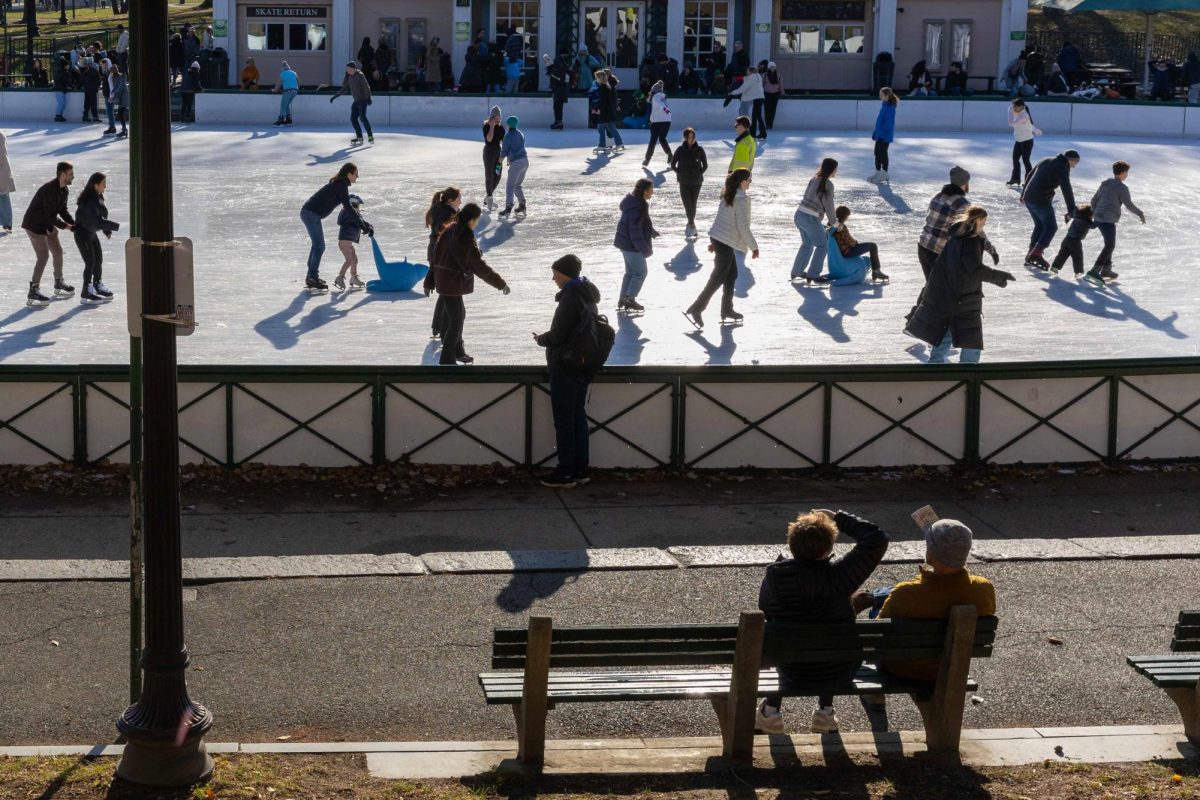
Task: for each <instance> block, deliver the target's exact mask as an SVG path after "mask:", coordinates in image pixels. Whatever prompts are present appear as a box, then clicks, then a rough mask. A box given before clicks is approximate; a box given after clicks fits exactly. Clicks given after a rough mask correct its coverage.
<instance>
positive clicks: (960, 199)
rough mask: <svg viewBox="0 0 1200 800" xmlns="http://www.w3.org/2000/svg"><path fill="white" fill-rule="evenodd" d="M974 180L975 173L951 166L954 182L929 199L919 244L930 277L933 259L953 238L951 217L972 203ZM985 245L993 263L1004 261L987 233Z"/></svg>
mask: <svg viewBox="0 0 1200 800" xmlns="http://www.w3.org/2000/svg"><path fill="white" fill-rule="evenodd" d="M970 182H971V173H969V172H967V171H966V170H965V169H963V168H962V167H960V166H958V165H957V164H956V165H955V166H953V167H951V168H950V182H949V183H947V184H946V185H945V186H943V187H942V190H941V191H940V192H938V193H937V194H936V195H934V197H933V199H932V200H930V201H929V215H928V216H927V217H926V218H925V228H924V229H923V230H922V231H921V240H920V242H919V243H918V244H917V260H919V261H920V262H921V272H923V273H925V280H927V281H928V280H929V272H930V270H932V269H933V262H935V261H937V257H938V255H940V254H941V252H942V248H944V247H945V246H946V242H947V241H949V239H950V221H951V219H953V218H954V215H955V214H957V213H958V212H959V211H961V210H962V209H964V208H966V207H967V206H968V205H970V204H971V201H969V200H967V191H968V189H969V184H970ZM983 249H984V250H985V251H986V252H987V254H988V255H990V256H991V257H992V263H993V264H999V263H1000V254H999V253H997V252H996V248H995V247H994V246H993V245H992V243H991V242H989V241H988V239H987V237H986V236H984V237H983ZM918 302H919V301H918Z"/></svg>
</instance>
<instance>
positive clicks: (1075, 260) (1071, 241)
mask: <svg viewBox="0 0 1200 800" xmlns="http://www.w3.org/2000/svg"><path fill="white" fill-rule="evenodd" d="M1068 257H1069V258H1070V259H1071V266H1072V267H1073V268H1074V269H1075V274H1076V275H1082V274H1083V240H1082V239H1076V238H1074V237H1073V236H1067V237H1066V238H1064V239H1063V240H1062V244H1060V245H1059V246H1058V255H1056V256H1055V257H1054V263H1053V264H1051V265H1050V267H1051V269H1055V270H1059V269H1062V267H1063V264H1066V263H1067V258H1068Z"/></svg>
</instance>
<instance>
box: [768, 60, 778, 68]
mask: <svg viewBox="0 0 1200 800" xmlns="http://www.w3.org/2000/svg"><path fill="white" fill-rule="evenodd" d="M767 69H776V67H775V62H774V61H768V62H767Z"/></svg>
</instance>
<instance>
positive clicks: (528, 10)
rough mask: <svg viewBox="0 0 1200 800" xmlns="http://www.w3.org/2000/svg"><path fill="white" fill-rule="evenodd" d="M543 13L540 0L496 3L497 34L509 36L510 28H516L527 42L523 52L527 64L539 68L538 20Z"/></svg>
mask: <svg viewBox="0 0 1200 800" xmlns="http://www.w3.org/2000/svg"><path fill="white" fill-rule="evenodd" d="M540 14H541V3H540V2H539V0H511V2H506V1H505V0H500V2H497V3H496V26H495V31H496V36H497V37H501V38H503V37H507V36H508V31H509V29H510V28H515V29H516V31H517V35H518V36H520V37H521V39H522V41H523V42H524V43H525V44H524V48H523V52H524V55H525V66H526V67H533V68H535V69H536V68H537V52H538V21H539V15H540Z"/></svg>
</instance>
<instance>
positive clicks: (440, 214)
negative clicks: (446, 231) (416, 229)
mask: <svg viewBox="0 0 1200 800" xmlns="http://www.w3.org/2000/svg"><path fill="white" fill-rule="evenodd" d="M456 213H457V212H456V211H455V210H454V206H452V205H450V204H449V203H447V202H445V201H443V202H441V203H438V204H437V206H436V207H435V208H434V209H433V213H432V214H430V219H429V247H427V248H426V250H425V257H426V258H428V259H429V261H430V263H433V247H434V245H436V244H437V240H438V237H439V236H441V235H442V228H445V227H446V223H447V222H449V221H450V220H451V219H452V218H453V217H454V215H455V214H456Z"/></svg>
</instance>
